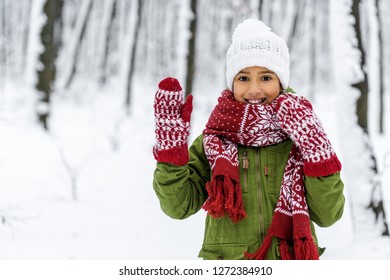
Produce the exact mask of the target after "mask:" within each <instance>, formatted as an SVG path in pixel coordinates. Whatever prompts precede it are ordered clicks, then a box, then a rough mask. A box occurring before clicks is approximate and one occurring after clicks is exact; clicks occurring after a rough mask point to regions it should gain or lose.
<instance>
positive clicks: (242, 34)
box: [226, 19, 290, 90]
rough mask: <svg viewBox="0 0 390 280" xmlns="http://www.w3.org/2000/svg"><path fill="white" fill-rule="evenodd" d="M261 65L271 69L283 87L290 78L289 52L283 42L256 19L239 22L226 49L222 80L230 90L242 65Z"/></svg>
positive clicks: (284, 87) (286, 85)
mask: <svg viewBox="0 0 390 280" xmlns="http://www.w3.org/2000/svg"><path fill="white" fill-rule="evenodd" d="M252 66H261V67H265V68H268V69H269V70H271V71H273V72H275V74H276V75H277V76H278V78H279V80H280V83H281V84H282V87H283V89H287V87H288V83H289V79H290V54H289V51H288V47H287V45H286V42H285V41H284V40H283V39H282V38H281V37H279V36H278V35H276V34H275V33H273V32H272V31H271V28H269V27H268V26H267V25H265V24H264V23H263V22H262V21H260V20H258V19H247V20H245V21H243V22H242V23H240V24H239V25H238V26H237V27H236V29H235V31H234V34H233V38H232V44H231V45H230V47H229V49H228V51H227V53H226V81H227V86H228V88H229V89H230V90H232V87H233V80H234V77H235V76H236V75H237V74H238V72H240V71H241V70H242V69H244V68H247V67H252Z"/></svg>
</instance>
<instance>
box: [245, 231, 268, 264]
mask: <svg viewBox="0 0 390 280" xmlns="http://www.w3.org/2000/svg"><path fill="white" fill-rule="evenodd" d="M271 243H272V235H270V234H268V235H267V236H266V237H265V238H264V241H263V243H262V244H261V246H260V248H259V249H257V251H256V252H254V253H253V254H250V253H248V252H244V255H245V257H247V258H248V259H250V260H265V257H266V256H267V252H268V249H269V247H270V246H271Z"/></svg>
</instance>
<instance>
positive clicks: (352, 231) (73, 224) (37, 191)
mask: <svg viewBox="0 0 390 280" xmlns="http://www.w3.org/2000/svg"><path fill="white" fill-rule="evenodd" d="M389 12H390V2H389V1H386V0H328V1H324V0H247V1H245V0H166V1H162V0H160V1H159V0H105V1H103V0H81V1H80V0H0V219H1V223H0V258H1V259H197V254H198V251H199V250H200V246H201V243H202V238H203V223H204V217H205V213H204V211H200V212H199V213H198V214H196V215H194V216H192V217H190V218H189V219H187V220H184V221H176V220H172V219H170V218H168V217H167V216H165V215H164V214H163V213H162V211H161V210H160V208H159V202H158V200H157V198H156V196H155V194H154V191H153V189H152V178H153V171H154V168H155V161H154V159H153V156H152V153H151V150H152V146H153V144H154V119H153V99H154V94H155V91H156V87H157V83H158V82H159V81H160V80H161V79H163V78H164V77H166V76H174V77H177V78H178V79H179V80H180V82H181V84H182V85H183V87H184V88H185V89H186V91H187V92H188V93H192V94H193V95H194V112H193V117H192V131H191V133H192V135H191V140H193V139H194V138H195V137H196V136H197V135H199V134H200V133H201V131H202V128H203V126H204V125H205V123H206V120H207V118H208V115H209V113H210V111H211V110H212V108H213V107H214V106H215V104H216V100H217V97H218V96H219V93H220V92H221V90H222V89H224V88H225V76H224V75H225V70H224V67H225V64H224V63H225V62H224V59H225V53H226V50H227V47H228V46H229V44H230V42H231V35H232V33H233V30H234V28H235V26H236V25H237V24H238V23H239V22H241V21H242V20H244V19H246V18H248V17H256V18H260V19H261V20H263V21H264V22H265V23H266V24H268V25H270V26H271V27H272V29H273V31H274V32H275V33H277V34H279V35H280V36H282V37H283V38H284V39H285V40H286V42H287V44H288V46H289V48H290V53H291V82H290V85H291V87H292V88H293V89H294V90H295V91H297V92H298V93H299V94H301V95H304V96H306V97H308V98H309V99H310V100H311V101H312V102H313V104H314V107H315V109H316V111H317V114H318V115H319V116H320V118H321V120H322V121H323V124H324V126H325V129H326V131H327V132H328V135H329V137H330V138H331V140H332V142H333V143H334V146H335V149H336V152H337V153H338V154H339V157H340V159H341V161H342V163H343V170H342V176H343V180H344V183H345V195H346V198H347V201H346V206H345V213H344V215H343V218H342V219H341V220H340V221H339V222H338V223H336V224H335V225H334V226H332V227H330V228H325V229H322V228H318V236H319V241H320V245H321V246H325V247H327V250H326V252H325V254H324V256H323V259H390V236H389V229H388V221H389V216H390V213H389V211H390V168H389V166H390V147H389V145H388V143H389V138H390V135H389V133H390V122H389V121H390V119H389V118H390V116H389V114H388V110H389V107H388V106H389V101H390V96H389V94H390V79H389V78H388V77H390V52H389V50H390V40H389V39H390V29H389V25H390V18H389V17H388V16H386V15H388V14H389Z"/></svg>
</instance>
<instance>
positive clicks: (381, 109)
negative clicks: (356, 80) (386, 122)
mask: <svg viewBox="0 0 390 280" xmlns="http://www.w3.org/2000/svg"><path fill="white" fill-rule="evenodd" d="M375 7H376V16H377V21H378V48H379V132H380V133H381V134H383V133H384V129H383V114H384V79H385V77H384V70H383V69H384V68H383V67H384V66H383V63H384V52H383V38H382V32H383V30H382V26H383V25H382V16H381V9H380V0H375Z"/></svg>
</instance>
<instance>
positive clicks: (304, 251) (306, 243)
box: [294, 238, 319, 260]
mask: <svg viewBox="0 0 390 280" xmlns="http://www.w3.org/2000/svg"><path fill="white" fill-rule="evenodd" d="M294 252H295V259H296V260H318V259H319V255H318V250H317V246H316V245H315V244H314V241H313V239H311V238H305V239H297V240H294Z"/></svg>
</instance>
